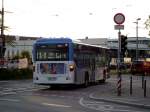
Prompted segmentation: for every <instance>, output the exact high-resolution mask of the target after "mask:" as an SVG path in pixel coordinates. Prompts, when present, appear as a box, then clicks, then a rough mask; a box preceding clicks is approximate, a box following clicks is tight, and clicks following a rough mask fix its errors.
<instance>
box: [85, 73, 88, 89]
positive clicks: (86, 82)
mask: <svg viewBox="0 0 150 112" xmlns="http://www.w3.org/2000/svg"><path fill="white" fill-rule="evenodd" d="M88 85H89V74H88V72H85V75H84V87H85V88H86V87H88Z"/></svg>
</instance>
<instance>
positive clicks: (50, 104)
mask: <svg viewBox="0 0 150 112" xmlns="http://www.w3.org/2000/svg"><path fill="white" fill-rule="evenodd" d="M42 105H47V106H53V107H67V108H69V107H72V106H69V105H61V104H53V103H42Z"/></svg>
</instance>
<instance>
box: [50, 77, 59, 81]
mask: <svg viewBox="0 0 150 112" xmlns="http://www.w3.org/2000/svg"><path fill="white" fill-rule="evenodd" d="M56 79H57V78H56V77H48V80H51V81H55V80H56Z"/></svg>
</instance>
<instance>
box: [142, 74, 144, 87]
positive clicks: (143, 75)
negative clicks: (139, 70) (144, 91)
mask: <svg viewBox="0 0 150 112" xmlns="http://www.w3.org/2000/svg"><path fill="white" fill-rule="evenodd" d="M142 88H144V74H143V75H142Z"/></svg>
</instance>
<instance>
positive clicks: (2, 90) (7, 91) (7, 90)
mask: <svg viewBox="0 0 150 112" xmlns="http://www.w3.org/2000/svg"><path fill="white" fill-rule="evenodd" d="M45 88H47V87H45V86H38V85H32V86H31V85H26V86H12V87H5V86H3V87H0V96H3V95H13V94H18V93H23V92H31V91H37V90H41V89H45Z"/></svg>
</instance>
